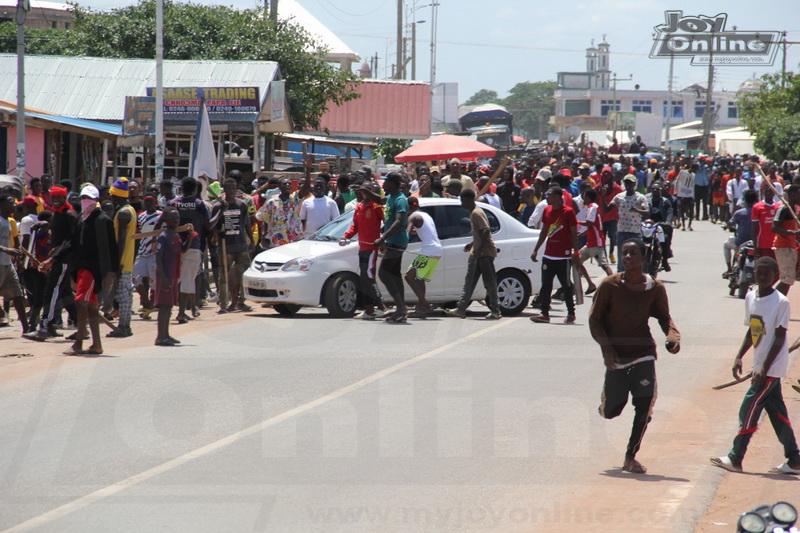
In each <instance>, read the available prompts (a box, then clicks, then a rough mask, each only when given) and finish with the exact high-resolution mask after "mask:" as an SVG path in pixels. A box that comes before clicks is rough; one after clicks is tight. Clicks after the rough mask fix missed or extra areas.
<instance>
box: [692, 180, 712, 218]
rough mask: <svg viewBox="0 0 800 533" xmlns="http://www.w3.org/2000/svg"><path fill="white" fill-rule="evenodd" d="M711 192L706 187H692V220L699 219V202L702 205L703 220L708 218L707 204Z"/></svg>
mask: <svg viewBox="0 0 800 533" xmlns="http://www.w3.org/2000/svg"><path fill="white" fill-rule="evenodd" d="M710 198H711V190H710V188H709V186H708V185H695V186H694V218H696V219H698V220H699V219H700V202H702V203H703V218H708V204H709V201H710Z"/></svg>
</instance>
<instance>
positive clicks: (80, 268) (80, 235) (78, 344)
mask: <svg viewBox="0 0 800 533" xmlns="http://www.w3.org/2000/svg"><path fill="white" fill-rule="evenodd" d="M115 185H116V184H115ZM99 199H100V192H99V191H98V190H97V187H95V186H94V185H86V186H84V187H83V189H81V216H80V220H79V221H78V226H77V228H76V230H75V232H74V233H73V234H72V242H71V248H72V250H73V256H72V265H71V266H72V278H73V279H74V280H75V306H76V307H77V310H78V313H77V314H78V330H77V331H76V332H75V342H74V343H73V344H72V346H71V347H70V348H69V349H68V350H67V351H65V352H64V354H65V355H78V354H84V353H88V354H95V355H97V354H101V353H103V344H102V340H101V337H100V314H99V308H98V302H97V295H98V294H99V293H100V291H101V290H103V289H104V288H110V287H111V286H112V285H113V283H114V274H115V273H116V272H119V268H120V256H119V249H118V247H117V239H116V237H115V230H114V223H113V222H112V221H111V219H110V218H109V217H108V216H107V215H106V214H105V213H103V210H102V209H99V207H98V205H97V202H98V200H99ZM87 324H88V326H89V329H90V330H91V333H92V345H91V346H90V347H89V348H88V349H87V350H85V351H84V349H83V339H84V338H85V337H86V326H87Z"/></svg>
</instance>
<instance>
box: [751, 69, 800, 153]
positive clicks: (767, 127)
mask: <svg viewBox="0 0 800 533" xmlns="http://www.w3.org/2000/svg"><path fill="white" fill-rule="evenodd" d="M782 79H783V77H782V75H781V74H780V73H776V74H765V75H764V76H762V77H761V80H762V82H763V85H762V86H761V89H760V90H758V91H756V92H740V93H739V95H738V97H739V100H738V102H737V107H738V108H739V118H740V120H741V122H742V124H743V125H744V127H745V128H747V129H748V131H750V133H752V134H753V135H755V138H756V142H755V148H756V150H758V152H759V153H761V154H764V155H765V156H766V157H767V158H768V159H771V160H773V161H776V162H778V163H780V162H782V161H784V160H786V159H791V160H796V159H800V75H795V74H794V73H791V72H789V73H787V74H786V77H785V86H784V87H781V81H782Z"/></svg>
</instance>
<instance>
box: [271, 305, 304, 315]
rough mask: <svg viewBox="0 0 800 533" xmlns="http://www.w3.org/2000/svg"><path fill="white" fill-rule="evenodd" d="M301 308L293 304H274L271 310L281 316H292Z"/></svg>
mask: <svg viewBox="0 0 800 533" xmlns="http://www.w3.org/2000/svg"><path fill="white" fill-rule="evenodd" d="M301 307H302V306H300V305H294V304H275V305H273V306H272V308H273V309H274V310H275V311H276V312H277V313H278V314H279V315H281V316H294V315H296V314H297V312H298V311H299V310H300V308H301Z"/></svg>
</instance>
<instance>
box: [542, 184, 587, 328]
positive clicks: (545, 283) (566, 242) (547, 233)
mask: <svg viewBox="0 0 800 533" xmlns="http://www.w3.org/2000/svg"><path fill="white" fill-rule="evenodd" d="M547 204H548V205H547V207H546V208H545V210H544V215H543V216H542V231H541V233H539V241H538V242H537V243H536V248H535V249H534V250H533V253H532V254H531V259H532V260H533V262H534V263H536V262H538V259H537V257H536V256H537V254H538V253H539V248H541V247H542V244H544V242H545V238H547V246H545V249H544V258H543V259H542V289H541V290H540V291H539V302H540V303H541V308H542V313H541V314H540V315H535V316H532V317H531V321H532V322H539V323H548V322H550V296H551V294H550V293H551V292H552V290H553V279H554V278H556V277H558V281H559V283H560V284H561V288H562V289H563V294H564V301H565V302H566V304H567V317H566V318H565V319H564V323H566V324H572V323H574V322H575V301H574V299H573V294H572V292H573V286H572V280H571V278H570V270H571V266H572V264H571V263H570V259H572V258H573V257H575V258H579V257H580V252H579V251H578V220H577V218H576V217H575V211H574V210H573V209H572V207H568V206H566V205H564V196H563V194H562V190H561V188H560V187H551V188H550V189H549V190H548V191H547Z"/></svg>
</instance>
